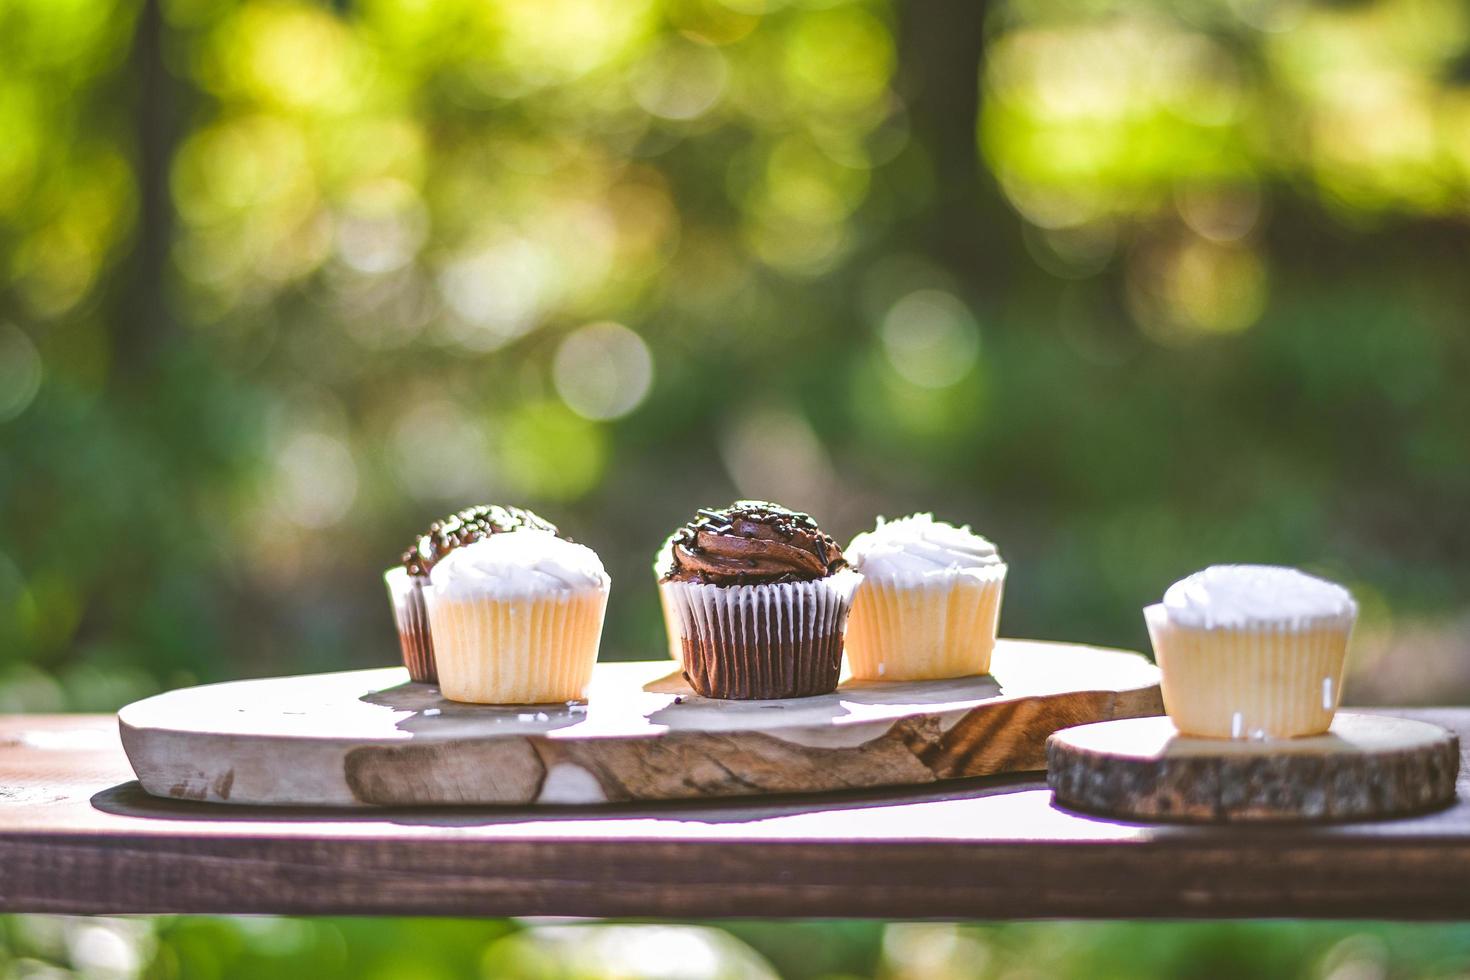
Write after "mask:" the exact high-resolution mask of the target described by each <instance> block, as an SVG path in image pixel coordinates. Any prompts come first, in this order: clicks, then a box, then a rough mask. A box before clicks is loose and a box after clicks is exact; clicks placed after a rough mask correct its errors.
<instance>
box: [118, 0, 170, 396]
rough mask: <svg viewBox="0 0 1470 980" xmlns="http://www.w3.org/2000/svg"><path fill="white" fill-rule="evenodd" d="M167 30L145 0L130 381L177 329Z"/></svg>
mask: <svg viewBox="0 0 1470 980" xmlns="http://www.w3.org/2000/svg"><path fill="white" fill-rule="evenodd" d="M163 34H164V23H163V12H162V10H161V9H160V0H144V3H143V6H142V9H141V10H140V11H139V15H138V26H137V30H136V33H135V35H134V39H133V50H132V66H131V67H132V73H133V77H134V79H135V84H136V91H137V104H136V106H135V108H134V119H135V120H136V126H137V130H136V134H137V136H136V138H137V167H138V231H137V237H136V238H135V240H134V245H133V253H132V260H131V262H129V263H127V265H128V266H129V267H130V268H125V269H124V281H125V283H126V285H125V286H124V292H123V304H122V305H123V308H122V310H121V315H120V316H118V317H117V319H116V321H115V323H116V326H115V336H114V338H113V340H114V345H115V350H116V363H117V366H118V368H119V370H120V371H121V372H122V373H123V374H124V375H125V376H126V377H125V378H123V379H120V380H123V381H124V383H127V381H129V380H137V379H139V378H140V377H146V375H147V374H148V373H149V369H150V368H151V367H152V366H153V365H154V362H155V360H156V358H157V357H158V355H159V354H160V353H161V352H162V349H163V348H164V346H165V345H166V343H167V340H168V337H169V335H170V334H171V333H172V332H173V329H174V324H173V318H172V316H171V313H170V310H169V304H168V295H167V287H168V282H167V279H168V257H169V254H168V253H169V244H170V241H171V238H172V232H173V212H172V208H171V207H170V204H169V187H168V176H169V165H170V163H171V161H172V159H173V151H174V143H175V140H176V139H177V127H176V124H175V116H174V83H173V79H172V76H171V75H170V74H169V71H168V67H167V66H166V65H165V63H164V53H163Z"/></svg>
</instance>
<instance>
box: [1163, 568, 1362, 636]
mask: <svg viewBox="0 0 1470 980" xmlns="http://www.w3.org/2000/svg"><path fill="white" fill-rule="evenodd" d="M1163 609H1164V613H1165V615H1166V616H1167V617H1168V620H1169V622H1171V623H1173V624H1175V625H1177V626H1183V627H1186V628H1192V629H1213V628H1216V627H1223V628H1233V629H1241V628H1247V627H1253V626H1268V625H1291V626H1303V625H1307V624H1309V623H1311V622H1320V621H1323V620H1328V621H1333V622H1339V623H1340V622H1344V621H1345V622H1347V623H1349V624H1350V623H1351V622H1352V621H1353V620H1354V619H1356V618H1357V615H1358V605H1357V603H1355V602H1354V601H1353V597H1352V594H1351V593H1350V592H1348V590H1347V589H1345V588H1343V587H1342V586H1340V585H1337V584H1336V583H1334V582H1329V581H1327V580H1326V579H1320V578H1317V577H1315V576H1312V575H1308V574H1306V573H1305V572H1300V571H1298V570H1296V569H1294V568H1282V567H1280V566H1276V565H1212V566H1211V567H1209V568H1206V569H1205V570H1204V571H1202V572H1196V573H1194V574H1193V575H1191V576H1189V577H1188V578H1186V579H1182V580H1181V581H1178V582H1175V583H1174V584H1173V585H1171V586H1169V589H1168V591H1167V592H1165V593H1164V602H1163Z"/></svg>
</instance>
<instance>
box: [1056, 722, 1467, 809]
mask: <svg viewBox="0 0 1470 980" xmlns="http://www.w3.org/2000/svg"><path fill="white" fill-rule="evenodd" d="M1046 757H1047V782H1048V784H1049V785H1050V786H1051V788H1052V789H1053V791H1055V793H1056V798H1057V802H1058V803H1060V804H1062V805H1064V806H1070V807H1076V808H1078V809H1082V810H1087V811H1089V812H1092V813H1100V814H1103V815H1105V816H1114V817H1122V818H1125V819H1139V820H1179V821H1191V822H1207V823H1208V822H1221V823H1228V822H1236V823H1243V822H1257V821H1271V822H1281V821H1330V820H1363V819H1372V818H1382V817H1392V816H1398V815H1400V814H1405V813H1415V812H1419V811H1422V810H1428V809H1432V808H1434V807H1440V806H1444V805H1445V804H1446V803H1449V802H1450V801H1451V800H1452V799H1453V798H1454V795H1455V781H1456V779H1457V778H1458V776H1459V768H1460V742H1459V739H1458V737H1456V735H1455V734H1454V733H1453V732H1450V731H1448V730H1446V729H1444V728H1441V727H1439V726H1438V725H1432V724H1429V723H1427V722H1423V721H1418V720H1415V719H1409V718H1394V717H1390V716H1385V715H1368V714H1357V713H1352V712H1339V713H1338V715H1337V717H1336V718H1335V719H1334V720H1333V722H1332V729H1331V731H1329V732H1328V733H1327V734H1325V735H1319V736H1315V737H1311V738H1292V739H1271V740H1265V741H1262V740H1256V739H1233V740H1232V739H1212V738H1190V737H1186V736H1182V735H1180V734H1179V733H1178V731H1177V730H1176V729H1175V728H1174V725H1173V723H1172V722H1170V721H1169V719H1168V718H1131V719H1126V720H1122V721H1107V722H1102V723H1099V724H1092V725H1082V726H1080V727H1077V728H1071V729H1068V730H1066V731H1062V732H1057V733H1056V734H1055V735H1053V736H1052V737H1051V738H1050V739H1048V741H1047V746H1046Z"/></svg>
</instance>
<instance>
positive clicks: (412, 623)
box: [383, 566, 439, 684]
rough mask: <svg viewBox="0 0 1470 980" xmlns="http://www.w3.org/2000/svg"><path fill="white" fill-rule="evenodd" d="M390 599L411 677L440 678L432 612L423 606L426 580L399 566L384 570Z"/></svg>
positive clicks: (421, 679)
mask: <svg viewBox="0 0 1470 980" xmlns="http://www.w3.org/2000/svg"><path fill="white" fill-rule="evenodd" d="M383 581H384V582H386V583H387V584H388V598H389V599H391V600H392V601H393V619H394V621H395V622H396V623H397V624H398V645H399V647H400V648H401V650H402V651H403V666H405V667H407V668H408V676H409V679H410V680H414V681H418V682H419V683H420V684H433V683H434V682H435V681H437V680H438V679H439V675H438V673H437V672H436V671H435V668H434V640H433V638H432V636H431V635H430V633H429V611H428V609H427V607H426V606H425V605H424V582H423V579H421V578H419V577H418V576H415V575H410V574H409V573H408V569H406V568H403V567H402V566H399V567H398V568H390V569H389V570H388V571H387V572H385V573H383Z"/></svg>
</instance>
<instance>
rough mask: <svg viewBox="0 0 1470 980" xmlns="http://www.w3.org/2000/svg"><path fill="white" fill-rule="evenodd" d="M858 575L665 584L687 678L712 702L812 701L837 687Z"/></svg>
mask: <svg viewBox="0 0 1470 980" xmlns="http://www.w3.org/2000/svg"><path fill="white" fill-rule="evenodd" d="M855 585H856V576H855V575H854V574H853V573H851V572H839V573H837V574H836V575H829V576H827V577H826V578H822V579H816V580H814V581H810V582H778V583H765V584H758V585H706V584H703V583H698V582H677V581H676V582H665V583H663V584H662V585H660V586H659V588H660V590H661V591H662V592H663V594H664V597H665V599H666V601H667V602H668V605H669V607H670V609H671V610H672V611H673V615H672V616H671V617H669V625H670V628H671V629H677V631H678V641H679V646H680V650H681V661H682V663H683V666H684V676H685V677H686V678H687V679H688V681H689V684H690V686H691V687H693V688H694V690H695V692H696V693H698V694H700V695H702V696H704V697H709V698H729V699H736V700H760V699H768V698H796V697H809V696H811V695H814V694H825V693H828V692H830V691H833V690H835V689H836V687H837V675H838V673H839V672H840V671H841V668H842V635H843V630H844V629H845V627H846V624H847V612H848V608H849V606H850V605H851V598H852V589H853V587H854V586H855Z"/></svg>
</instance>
